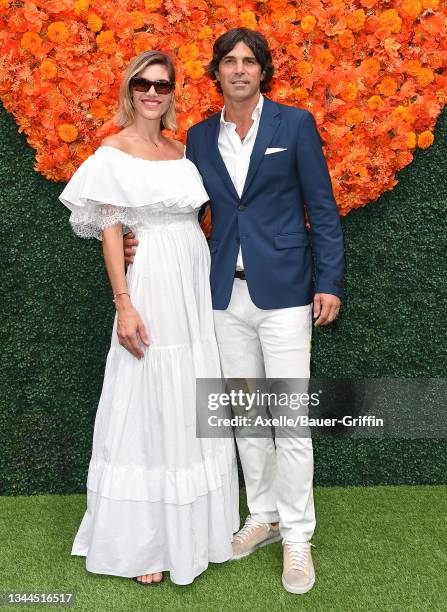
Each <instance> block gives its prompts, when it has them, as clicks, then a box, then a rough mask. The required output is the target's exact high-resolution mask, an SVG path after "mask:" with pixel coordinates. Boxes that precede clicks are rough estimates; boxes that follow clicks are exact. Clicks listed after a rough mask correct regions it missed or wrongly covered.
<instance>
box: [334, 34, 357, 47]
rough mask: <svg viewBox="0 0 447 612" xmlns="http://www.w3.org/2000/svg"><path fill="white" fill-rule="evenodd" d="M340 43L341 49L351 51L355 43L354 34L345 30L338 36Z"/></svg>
mask: <svg viewBox="0 0 447 612" xmlns="http://www.w3.org/2000/svg"><path fill="white" fill-rule="evenodd" d="M338 42H339V45H340V47H342V48H343V49H349V47H352V45H353V44H354V42H355V40H354V34H353V33H352V32H351V30H345V31H344V32H342V33H341V34H339V35H338Z"/></svg>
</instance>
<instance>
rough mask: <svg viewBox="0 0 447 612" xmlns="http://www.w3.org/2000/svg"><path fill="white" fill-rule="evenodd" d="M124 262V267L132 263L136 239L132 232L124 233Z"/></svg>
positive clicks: (136, 243)
mask: <svg viewBox="0 0 447 612" xmlns="http://www.w3.org/2000/svg"><path fill="white" fill-rule="evenodd" d="M123 245H124V263H125V264H126V268H127V266H128V265H129V264H133V258H134V255H135V253H136V252H137V245H138V240H137V239H136V238H135V236H134V235H133V233H132V232H129V233H128V234H125V236H124V240H123Z"/></svg>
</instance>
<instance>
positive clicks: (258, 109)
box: [220, 94, 264, 125]
mask: <svg viewBox="0 0 447 612" xmlns="http://www.w3.org/2000/svg"><path fill="white" fill-rule="evenodd" d="M263 105H264V96H263V95H262V94H260V96H259V100H258V103H257V104H256V106H255V108H254V109H253V112H252V114H251V118H252V119H253V121H256V119H258V117H260V116H261V113H262V107H263ZM220 123H223V124H224V125H234V123H232V122H231V121H225V106H224V107H223V108H222V112H221V113H220Z"/></svg>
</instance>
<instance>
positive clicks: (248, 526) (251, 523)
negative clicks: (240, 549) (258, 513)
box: [234, 516, 264, 541]
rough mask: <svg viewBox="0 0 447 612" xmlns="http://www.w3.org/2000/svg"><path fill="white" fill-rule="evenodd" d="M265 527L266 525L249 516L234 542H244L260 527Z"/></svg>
mask: <svg viewBox="0 0 447 612" xmlns="http://www.w3.org/2000/svg"><path fill="white" fill-rule="evenodd" d="M263 525H264V523H259V522H258V521H255V519H253V518H252V517H251V516H248V517H247V520H246V521H245V525H244V526H243V527H242V529H241V530H240V531H239V532H238V533H237V534H236V535H235V536H234V540H239V541H242V540H244V538H246V537H248V536H249V535H250V534H251V533H252V532H253V531H254V530H255V529H257V528H258V527H262V526H263Z"/></svg>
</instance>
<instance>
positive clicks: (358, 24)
mask: <svg viewBox="0 0 447 612" xmlns="http://www.w3.org/2000/svg"><path fill="white" fill-rule="evenodd" d="M365 21H366V15H365V11H364V10H363V9H358V10H356V11H354V12H353V13H351V14H350V15H348V17H347V19H346V23H347V26H348V28H349V29H350V30H353V31H354V32H360V30H361V29H362V28H363V26H364V25H365Z"/></svg>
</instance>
